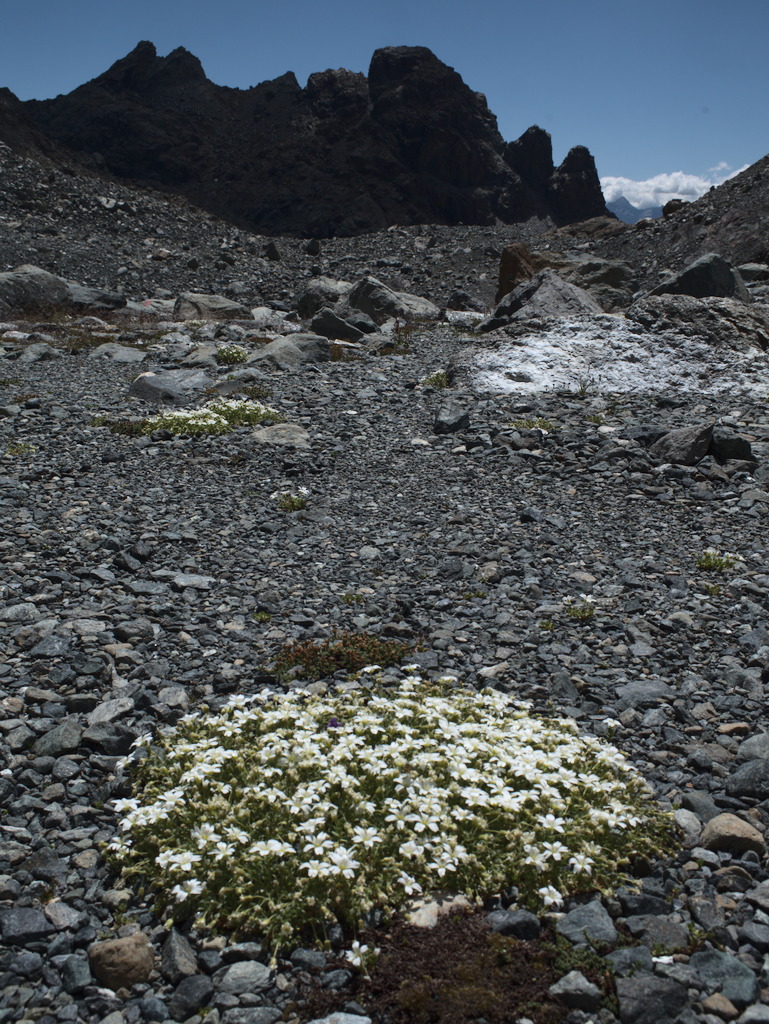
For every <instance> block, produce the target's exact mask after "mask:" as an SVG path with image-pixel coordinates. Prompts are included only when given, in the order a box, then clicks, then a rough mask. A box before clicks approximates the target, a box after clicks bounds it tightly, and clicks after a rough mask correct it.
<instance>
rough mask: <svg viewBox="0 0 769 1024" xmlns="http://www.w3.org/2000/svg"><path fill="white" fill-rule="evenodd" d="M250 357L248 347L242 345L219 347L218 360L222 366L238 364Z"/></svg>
mask: <svg viewBox="0 0 769 1024" xmlns="http://www.w3.org/2000/svg"><path fill="white" fill-rule="evenodd" d="M247 359H248V349H246V348H243V346H242V345H224V346H223V347H222V348H220V349H217V352H216V361H217V363H219V365H220V366H236V365H237V364H238V363H245V361H246V360H247Z"/></svg>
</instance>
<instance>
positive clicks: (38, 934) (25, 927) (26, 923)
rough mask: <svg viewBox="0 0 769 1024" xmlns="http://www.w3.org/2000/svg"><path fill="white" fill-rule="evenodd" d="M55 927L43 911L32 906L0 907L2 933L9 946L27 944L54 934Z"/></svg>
mask: <svg viewBox="0 0 769 1024" xmlns="http://www.w3.org/2000/svg"><path fill="white" fill-rule="evenodd" d="M54 931H55V928H54V927H53V925H52V924H51V922H50V921H49V920H48V918H47V917H46V916H45V914H44V913H43V912H42V910H33V909H32V908H30V907H11V908H9V909H7V910H5V909H0V933H1V934H2V936H3V942H5V943H6V944H7V945H9V946H26V945H28V944H29V943H31V942H40V940H41V939H46V938H48V936H49V935H52V934H53V932H54Z"/></svg>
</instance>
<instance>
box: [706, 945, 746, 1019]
mask: <svg viewBox="0 0 769 1024" xmlns="http://www.w3.org/2000/svg"><path fill="white" fill-rule="evenodd" d="M689 966H690V967H693V968H694V970H695V971H696V972H697V974H698V975H699V977H700V979H701V980H702V982H703V984H704V985H705V987H706V990H707V991H708V992H709V993H712V992H720V993H721V994H722V995H725V996H726V998H727V999H730V1000H731V1001H732V1002H733V1003H734V1005H735V1006H736V1007H737V1009H738V1010H743V1009H744V1008H745V1007H746V1006H747V1005H748V1004H749V1003H752V1002H753V1001H754V1000H755V999H756V997H757V995H758V979H757V978H756V976H755V974H754V973H753V971H751V969H750V968H749V967H748V965H747V964H744V963H743V962H742V961H741V960H738V959H737V957H735V956H731V955H730V954H729V953H720V952H719V951H718V950H716V949H705V950H703V951H702V952H701V953H694V954H693V955H692V957H691V959H690V960H689Z"/></svg>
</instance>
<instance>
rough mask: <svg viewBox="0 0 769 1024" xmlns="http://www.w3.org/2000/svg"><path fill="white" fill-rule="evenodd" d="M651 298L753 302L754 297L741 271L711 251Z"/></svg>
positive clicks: (669, 279) (659, 286) (657, 290)
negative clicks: (682, 296)
mask: <svg viewBox="0 0 769 1024" xmlns="http://www.w3.org/2000/svg"><path fill="white" fill-rule="evenodd" d="M650 294H651V295H692V296H694V298H697V299H704V298H706V297H707V296H710V295H715V296H720V297H722V298H734V299H739V300H740V301H741V302H749V301H750V296H749V295H748V290H747V288H746V287H745V282H744V281H743V280H742V278H741V277H740V274H739V272H738V271H737V270H736V269H735V268H734V267H733V266H732V264H731V263H729V262H728V261H727V260H725V259H724V258H723V257H722V256H719V255H718V253H715V252H711V253H708V254H707V255H705V256H700V258H699V259H697V260H695V261H694V262H693V263H690V264H689V265H688V266H687V267H684V269H683V270H682V271H681V272H680V273H678V274H674V275H673V276H672V277H670V278H668V279H667V280H666V281H663V282H662V284H659V285H657V287H656V288H653V289H652V291H651V293H650Z"/></svg>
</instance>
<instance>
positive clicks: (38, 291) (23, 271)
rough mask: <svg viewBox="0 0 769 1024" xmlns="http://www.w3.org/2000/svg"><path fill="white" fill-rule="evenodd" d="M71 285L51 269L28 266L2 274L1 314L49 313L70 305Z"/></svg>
mask: <svg viewBox="0 0 769 1024" xmlns="http://www.w3.org/2000/svg"><path fill="white" fill-rule="evenodd" d="M69 297H70V293H69V288H68V286H67V282H66V281H64V280H63V279H62V278H61V277H57V276H56V274H50V273H49V272H48V271H47V270H42V269H41V268H40V267H34V266H32V265H31V264H29V263H24V264H23V265H22V266H20V267H16V269H15V270H10V271H6V272H5V273H2V274H0V313H2V314H3V315H6V314H8V313H19V312H25V313H38V312H40V313H45V312H46V311H47V310H51V309H56V308H58V307H61V306H67V305H68V304H69Z"/></svg>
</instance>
